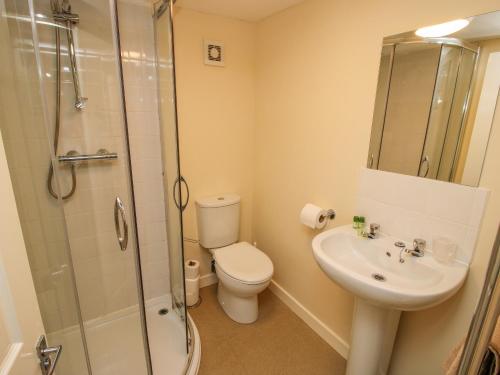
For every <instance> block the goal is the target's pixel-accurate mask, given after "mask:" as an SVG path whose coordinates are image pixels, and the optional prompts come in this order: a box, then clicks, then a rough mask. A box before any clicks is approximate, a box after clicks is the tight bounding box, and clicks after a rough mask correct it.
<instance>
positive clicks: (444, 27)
mask: <svg viewBox="0 0 500 375" xmlns="http://www.w3.org/2000/svg"><path fill="white" fill-rule="evenodd" d="M469 22H470V21H468V20H454V21H450V22H445V23H440V24H438V25H432V26H427V27H421V28H420V29H418V30H417V31H416V32H415V34H417V35H418V36H421V37H424V38H439V37H442V36H446V35H450V34H453V33H456V32H457V31H458V30H462V29H463V28H464V27H467V26H468V25H469Z"/></svg>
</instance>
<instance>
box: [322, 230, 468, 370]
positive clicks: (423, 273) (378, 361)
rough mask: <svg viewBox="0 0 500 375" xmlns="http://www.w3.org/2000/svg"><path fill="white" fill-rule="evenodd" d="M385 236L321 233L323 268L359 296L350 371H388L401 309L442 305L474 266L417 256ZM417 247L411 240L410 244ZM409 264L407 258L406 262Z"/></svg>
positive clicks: (352, 338)
mask: <svg viewBox="0 0 500 375" xmlns="http://www.w3.org/2000/svg"><path fill="white" fill-rule="evenodd" d="M397 241H401V240H400V239H398V238H395V237H391V236H388V235H385V234H379V235H378V236H377V238H375V239H368V238H364V237H360V236H358V235H357V234H356V231H355V230H354V229H352V228H351V227H350V226H342V227H338V228H335V229H331V230H328V231H325V232H323V233H321V234H319V235H317V236H316V237H315V238H314V239H313V242H312V248H313V253H314V257H315V259H316V261H317V262H318V264H319V265H320V267H321V269H322V270H323V271H324V272H325V273H326V274H327V275H328V276H329V277H330V278H331V279H332V280H333V281H335V282H336V283H337V284H339V285H341V286H342V287H343V288H345V289H346V290H348V291H349V292H351V293H353V294H354V295H355V296H356V305H355V309H354V317H353V327H352V333H351V349H350V352H349V359H348V361H347V372H346V373H347V375H383V374H386V373H387V370H388V367H389V363H390V358H391V353H392V348H393V345H394V339H395V338H396V333H397V329H398V324H399V318H400V315H401V311H415V310H422V309H426V308H429V307H431V306H435V305H438V304H440V303H442V302H443V301H445V300H446V299H448V298H450V297H451V296H452V295H453V294H455V293H456V292H457V291H458V290H459V289H460V287H461V286H462V284H463V282H464V280H465V277H466V275H467V270H468V265H467V264H465V263H461V262H458V261H455V262H452V263H451V264H442V263H440V262H438V261H436V260H435V259H434V258H433V257H432V255H431V254H428V253H426V254H425V255H424V256H423V257H414V256H412V255H410V254H406V253H404V252H401V249H400V248H398V247H396V246H395V245H394V244H395V243H396V242H397ZM408 246H411V244H408ZM400 259H402V260H403V262H401V260H400Z"/></svg>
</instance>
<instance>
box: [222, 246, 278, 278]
mask: <svg viewBox="0 0 500 375" xmlns="http://www.w3.org/2000/svg"><path fill="white" fill-rule="evenodd" d="M214 259H215V262H216V263H217V265H218V266H219V268H220V269H221V270H222V271H223V272H224V273H226V274H227V275H228V276H231V277H232V278H233V279H237V280H240V281H242V282H244V283H246V284H258V283H260V282H263V281H266V280H269V279H270V278H271V276H272V275H273V262H271V259H269V257H268V256H267V255H266V254H264V253H263V252H262V251H260V250H259V249H257V248H255V247H253V246H252V245H250V244H249V243H248V242H238V243H236V244H233V245H229V246H225V247H222V248H220V249H217V250H215V251H214Z"/></svg>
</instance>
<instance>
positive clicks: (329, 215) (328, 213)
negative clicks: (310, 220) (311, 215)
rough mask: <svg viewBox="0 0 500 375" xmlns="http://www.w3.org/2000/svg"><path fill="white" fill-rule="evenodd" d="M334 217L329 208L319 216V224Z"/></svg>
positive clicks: (334, 214) (333, 212)
mask: <svg viewBox="0 0 500 375" xmlns="http://www.w3.org/2000/svg"><path fill="white" fill-rule="evenodd" d="M336 215H337V214H336V213H335V211H334V210H332V209H331V208H330V209H329V210H326V212H325V213H324V214H321V215H319V222H320V223H323V222H324V221H325V220H333V219H335V216H336Z"/></svg>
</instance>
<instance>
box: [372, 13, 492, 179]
mask: <svg viewBox="0 0 500 375" xmlns="http://www.w3.org/2000/svg"><path fill="white" fill-rule="evenodd" d="M422 35H435V37H423V36H422ZM499 88H500V11H497V12H492V13H487V14H484V15H480V16H476V17H471V18H468V19H466V20H454V21H450V22H446V23H443V24H439V25H434V26H426V27H423V28H420V29H418V30H417V31H409V32H406V33H402V34H398V35H393V36H389V37H386V38H384V41H383V46H382V53H381V58H380V68H379V77H378V85H377V94H376V99H375V109H374V114H373V124H372V133H371V140H370V148H369V152H368V164H367V165H368V167H369V168H373V169H379V170H384V171H389V172H395V173H401V174H407V175H413V176H420V177H426V178H432V179H438V180H442V181H449V182H453V183H458V184H464V185H469V186H477V185H478V184H479V179H480V176H481V170H482V167H483V161H484V157H485V154H486V149H487V146H488V140H489V135H490V132H491V126H492V122H493V117H494V115H495V110H496V108H497V103H498V101H499ZM499 107H500V105H499Z"/></svg>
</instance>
